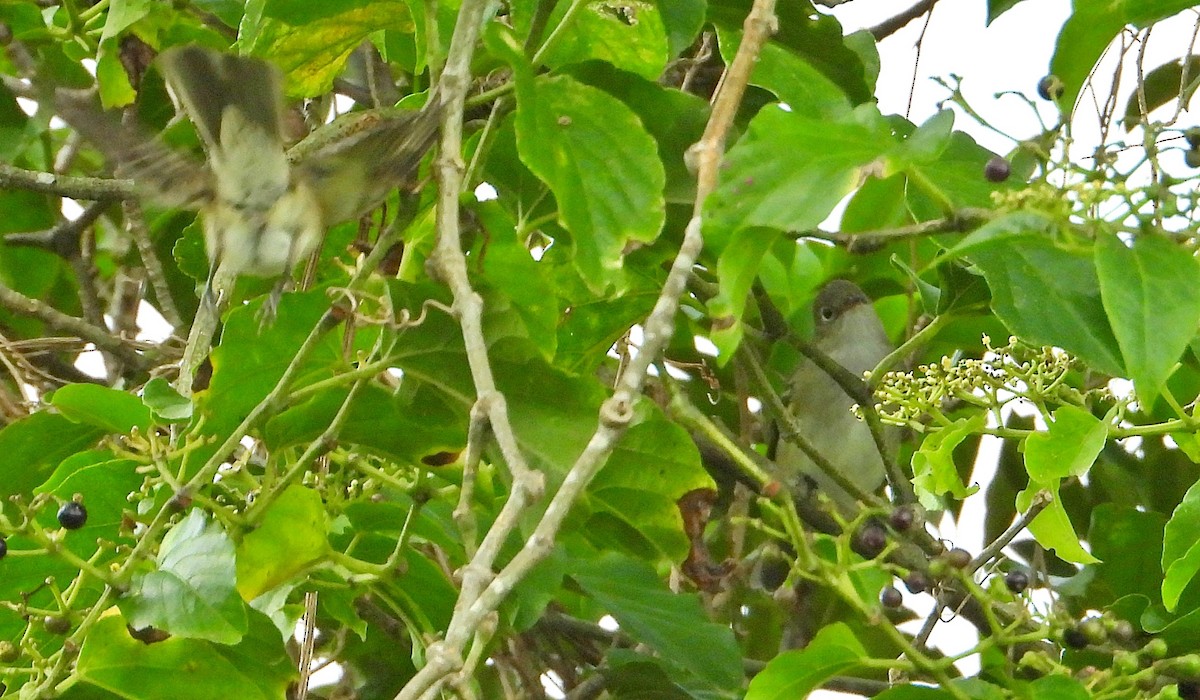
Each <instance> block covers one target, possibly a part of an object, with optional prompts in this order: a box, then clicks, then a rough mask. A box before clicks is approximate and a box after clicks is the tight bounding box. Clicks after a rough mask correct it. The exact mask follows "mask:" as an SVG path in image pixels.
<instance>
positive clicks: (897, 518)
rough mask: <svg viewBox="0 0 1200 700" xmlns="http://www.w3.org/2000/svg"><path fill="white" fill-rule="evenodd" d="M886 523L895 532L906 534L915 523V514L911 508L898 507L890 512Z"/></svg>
mask: <svg viewBox="0 0 1200 700" xmlns="http://www.w3.org/2000/svg"><path fill="white" fill-rule="evenodd" d="M888 522H890V523H891V524H892V527H893V528H895V529H896V532H907V531H908V530H910V529H911V528H912V526H913V524H914V523H915V522H917V514H916V513H915V512H913V509H912V506H900V507H899V508H897V509H895V510H893V511H892V515H891V517H889V518H888Z"/></svg>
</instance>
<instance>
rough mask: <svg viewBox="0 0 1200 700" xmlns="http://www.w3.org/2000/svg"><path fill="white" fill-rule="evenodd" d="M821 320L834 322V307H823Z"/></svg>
mask: <svg viewBox="0 0 1200 700" xmlns="http://www.w3.org/2000/svg"><path fill="white" fill-rule="evenodd" d="M821 320H822V321H832V320H833V307H832V306H822V307H821Z"/></svg>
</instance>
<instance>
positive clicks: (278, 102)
mask: <svg viewBox="0 0 1200 700" xmlns="http://www.w3.org/2000/svg"><path fill="white" fill-rule="evenodd" d="M156 60H157V64H158V66H159V69H160V70H161V72H162V74H163V77H164V79H165V81H166V83H167V86H168V88H169V89H170V91H171V93H172V94H173V96H174V97H175V99H176V100H177V102H178V103H179V105H180V106H181V108H182V110H183V112H184V113H185V114H187V116H188V117H189V118H190V119H191V120H192V122H193V123H194V124H195V126H196V131H197V133H198V134H199V136H200V139H201V142H202V144H203V147H204V152H205V155H206V158H205V160H200V159H198V158H195V157H193V156H191V155H189V154H186V153H183V152H180V151H178V150H176V149H172V148H170V147H168V146H167V145H166V144H164V143H163V142H162V141H161V140H160V139H158V138H153V137H150V136H148V135H147V134H146V133H144V132H143V131H142V130H141V129H139V128H137V127H136V126H133V125H129V124H126V123H124V122H122V121H120V120H119V119H118V118H116V117H115V116H114V115H113V114H112V113H110V112H104V111H103V110H100V109H99V108H98V106H97V105H95V104H94V102H93V101H92V100H91V99H88V98H83V97H80V96H79V95H78V94H77V93H73V92H71V91H65V90H59V91H56V106H57V107H58V111H59V112H60V115H61V116H62V117H63V118H64V119H65V120H66V121H67V122H68V123H69V124H71V125H72V126H73V127H75V128H76V129H77V130H78V131H79V132H80V133H81V134H82V135H83V136H84V137H85V138H87V139H88V140H89V141H91V142H92V143H93V144H94V145H96V146H97V147H98V148H99V149H100V150H101V151H102V152H104V153H105V154H106V155H107V156H108V157H109V158H111V159H112V160H114V161H115V162H116V165H117V168H116V172H117V174H118V175H119V176H121V177H128V178H130V179H132V180H133V181H134V183H135V186H136V188H137V191H138V193H139V194H140V195H141V196H142V197H144V198H146V199H147V200H149V201H151V202H152V203H154V204H157V205H159V206H163V207H168V208H184V209H193V210H197V211H198V212H199V213H200V216H201V218H202V220H203V230H204V239H205V247H206V249H207V253H208V257H209V261H210V264H211V267H210V274H209V285H208V289H210V290H211V286H212V281H213V279H214V277H215V276H216V274H217V271H218V268H220V269H221V271H222V273H223V276H229V277H232V276H236V275H252V276H259V277H279V278H280V284H279V285H277V287H276V290H275V291H274V292H273V293H272V295H271V297H270V298H269V299H268V302H267V304H266V305H265V306H264V315H266V316H268V317H270V316H273V314H274V308H275V305H276V304H277V302H278V299H279V295H280V294H281V293H282V291H283V287H284V285H285V284H286V282H287V281H289V280H290V277H291V272H292V270H293V269H294V268H295V265H296V263H297V262H299V261H300V260H302V259H304V258H306V257H308V256H309V255H310V254H311V253H312V252H313V251H314V250H315V249H316V247H317V245H318V244H319V243H320V241H321V238H322V236H323V235H324V232H325V230H326V229H327V228H329V227H330V226H332V225H334V224H338V223H341V222H342V221H347V220H351V219H354V218H356V217H359V216H361V215H362V214H364V213H366V212H368V211H370V210H371V209H373V208H374V207H376V206H378V205H379V204H380V203H381V202H382V201H383V200H384V199H385V198H386V197H387V195H388V193H389V192H390V191H391V190H392V189H393V188H395V187H397V186H398V185H400V184H402V183H403V182H404V181H406V180H408V179H410V178H411V177H412V175H413V174H414V172H415V171H416V169H417V167H418V166H419V165H420V162H421V160H422V158H423V157H424V155H425V153H426V152H427V151H428V150H429V149H430V148H431V147H432V146H433V143H434V141H435V140H436V137H437V133H438V130H437V125H438V120H439V117H440V112H441V109H440V105H439V103H438V102H437V100H436V99H435V98H433V97H431V99H430V100H429V102H428V103H427V104H426V106H425V108H423V109H421V110H419V111H418V110H407V109H394V108H393V109H371V110H365V111H362V112H352V113H349V114H347V115H343V116H342V117H339V118H338V119H336V120H334V121H333V122H331V123H329V124H326V125H324V126H322V127H320V128H318V129H317V130H315V131H314V132H313V133H312V134H310V135H309V136H308V137H306V138H305V139H304V140H303V141H301V142H300V143H298V144H296V145H295V146H294V147H292V149H290V150H289V149H287V148H286V145H285V139H284V132H283V126H282V125H283V121H284V107H283V89H282V76H281V74H280V72H279V70H278V69H277V68H275V67H274V66H273V65H271V64H270V63H268V62H267V61H264V60H262V59H259V58H253V57H248V56H237V55H234V54H230V53H226V52H222V51H218V50H215V49H210V48H205V47H200V46H194V45H188V46H178V47H173V48H170V49H167V50H166V51H163V52H162V53H161V54H160V55H159V56H158V58H157V59H156Z"/></svg>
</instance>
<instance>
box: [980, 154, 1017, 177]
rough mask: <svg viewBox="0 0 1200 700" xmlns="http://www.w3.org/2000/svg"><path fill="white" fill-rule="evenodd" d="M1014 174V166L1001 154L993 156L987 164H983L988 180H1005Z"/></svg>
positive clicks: (984, 173) (984, 174)
mask: <svg viewBox="0 0 1200 700" xmlns="http://www.w3.org/2000/svg"><path fill="white" fill-rule="evenodd" d="M1010 174H1012V166H1011V165H1009V164H1008V161H1007V160H1005V159H1004V158H1002V157H1000V156H992V158H991V160H989V161H988V162H987V165H985V166H983V176H984V177H986V178H987V181H988V182H1004V181H1005V180H1007V179H1008V176H1009V175H1010Z"/></svg>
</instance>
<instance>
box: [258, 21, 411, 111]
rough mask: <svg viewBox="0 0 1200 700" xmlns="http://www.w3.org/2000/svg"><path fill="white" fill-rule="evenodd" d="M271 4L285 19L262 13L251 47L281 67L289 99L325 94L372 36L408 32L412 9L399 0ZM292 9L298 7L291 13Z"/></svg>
mask: <svg viewBox="0 0 1200 700" xmlns="http://www.w3.org/2000/svg"><path fill="white" fill-rule="evenodd" d="M323 5H327V6H329V7H330V9H332V8H334V7H336V8H337V9H338V10H339V11H338V12H336V13H332V12H325V11H323V10H322V9H320V8H321V6H323ZM271 6H272V7H273V8H274V9H275V10H276V11H277V14H278V16H279V17H282V18H284V19H277V18H275V17H272V16H270V15H266V14H265V13H264V16H263V18H262V23H261V25H260V27H259V28H258V33H257V35H256V36H254V38H253V43H252V46H251V47H250V49H251V53H253V54H254V55H256V56H261V57H263V58H266V59H269V60H270V61H271V62H272V63H274V64H275V65H277V66H279V67H280V68H281V69H282V70H283V72H284V76H285V78H286V81H285V83H286V88H287V93H288V95H290V96H292V97H312V96H314V95H319V94H322V93H325V92H328V91H329V89H330V88H331V87H332V86H333V80H334V78H336V77H337V76H338V75H340V74H341V73H342V71H343V70H344V69H345V67H346V60H347V59H348V58H349V57H350V54H351V53H352V52H353V51H354V49H355V48H357V47H358V46H359V45H360V44H362V42H363V41H364V40H365V39H366V38H367V37H369V36H370V35H371V34H373V33H375V32H381V31H383V30H397V31H400V32H408V33H411V32H412V31H413V18H412V13H411V12H410V11H409V6H408V3H407V2H404V1H403V0H371V1H370V2H352V3H304V4H303V5H301V4H299V3H295V2H282V3H281V2H276V3H271ZM313 7H315V8H317V9H312V8H313ZM296 8H300V9H299V10H298V11H297V12H296V13H293V12H292V10H293V9H296ZM310 15H311V16H310ZM291 22H296V23H295V24H292V23H291Z"/></svg>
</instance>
